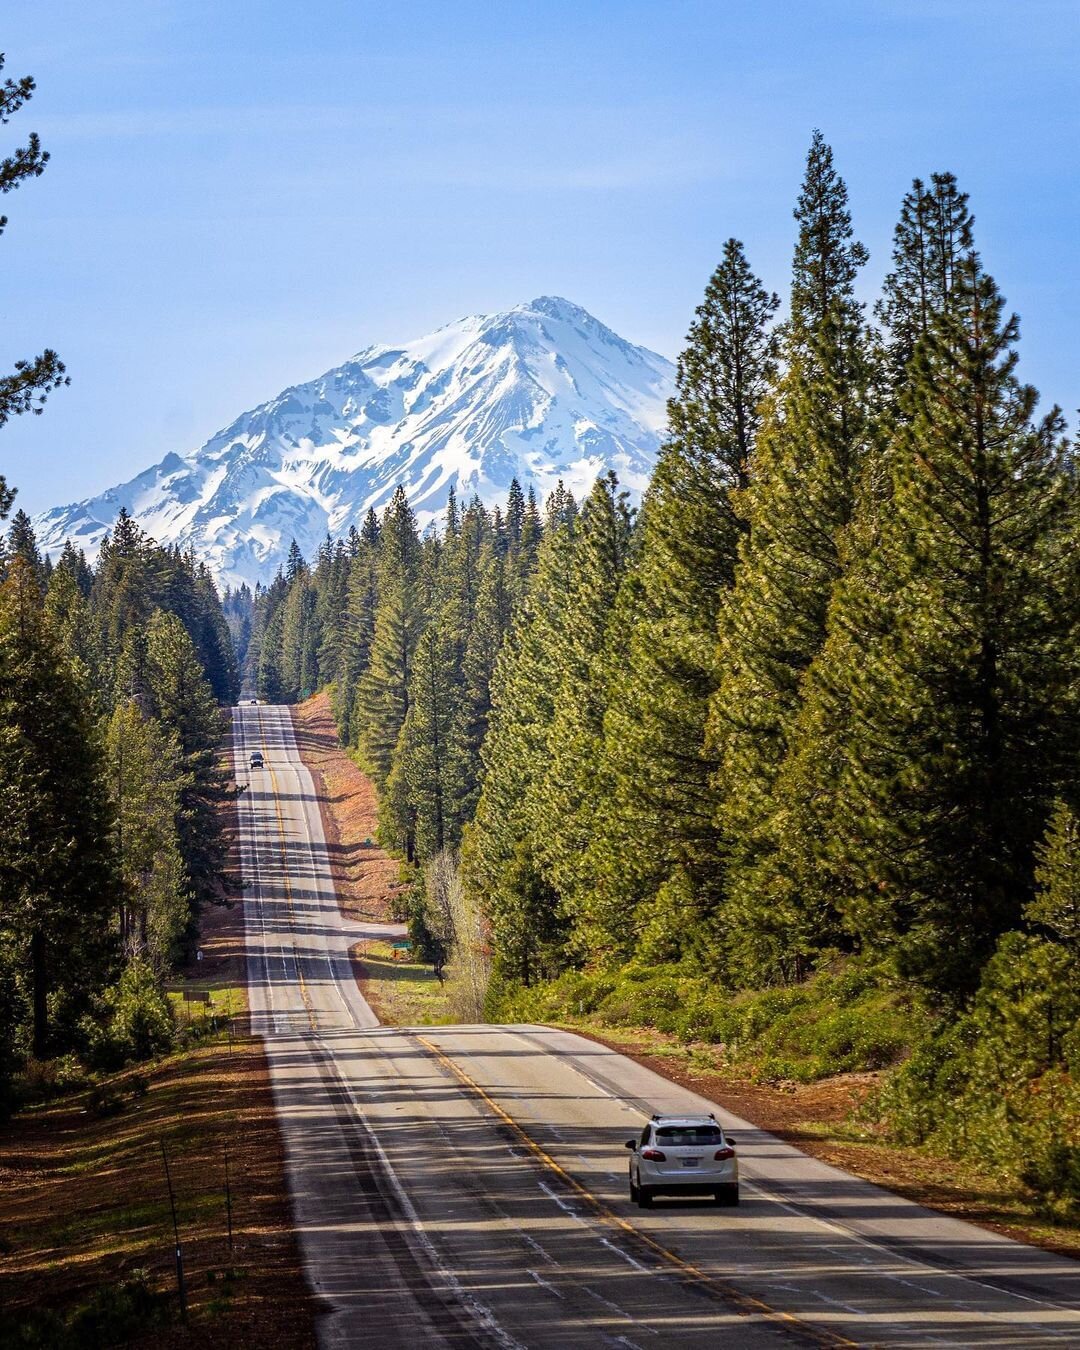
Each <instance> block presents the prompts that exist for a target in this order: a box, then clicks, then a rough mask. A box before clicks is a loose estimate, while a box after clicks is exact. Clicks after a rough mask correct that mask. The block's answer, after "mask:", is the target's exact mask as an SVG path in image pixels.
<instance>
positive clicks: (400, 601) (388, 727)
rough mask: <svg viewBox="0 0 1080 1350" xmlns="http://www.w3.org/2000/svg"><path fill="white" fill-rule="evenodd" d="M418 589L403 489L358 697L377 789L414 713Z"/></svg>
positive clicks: (382, 562) (390, 524) (388, 524)
mask: <svg viewBox="0 0 1080 1350" xmlns="http://www.w3.org/2000/svg"><path fill="white" fill-rule="evenodd" d="M419 587H420V540H419V537H418V535H417V532H416V521H415V518H414V516H413V513H412V508H411V507H410V506H409V503H408V500H407V498H406V496H405V491H404V489H403V488H400V487H399V488H398V489H397V490H396V491H395V493H394V497H393V500H392V501H391V504H390V505H389V506H388V507H387V509H386V514H385V516H384V517H383V521H382V529H381V533H380V540H379V570H378V590H379V598H378V605H377V608H376V612H375V632H374V637H373V639H372V644H371V657H370V661H369V664H368V668H367V670H366V671H365V672H364V675H363V677H362V678H361V680H360V683H359V686H358V689H357V695H356V697H357V717H358V722H359V733H360V734H359V748H360V753H361V756H362V758H363V761H364V767H365V768H366V770H367V772H368V773H369V774H370V776H371V778H372V780H373V782H374V783H375V786H376V788H377V789H382V787H383V786H384V785H385V783H386V780H387V778H388V776H389V774H390V768H391V763H392V759H393V754H394V748H395V747H396V745H397V741H398V737H399V735H400V734H401V728H402V726H403V725H404V722H405V717H406V715H407V713H408V711H409V680H410V678H411V676H412V668H413V656H414V654H415V651H416V643H417V641H418V640H419V637H420V632H421V629H422V628H423V625H424V619H425V615H424V611H423V606H422V603H421V595H420V590H419Z"/></svg>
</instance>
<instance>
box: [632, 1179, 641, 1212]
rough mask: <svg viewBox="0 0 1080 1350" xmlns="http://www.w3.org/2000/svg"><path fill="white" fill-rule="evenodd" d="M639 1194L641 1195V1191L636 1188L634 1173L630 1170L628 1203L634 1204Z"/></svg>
mask: <svg viewBox="0 0 1080 1350" xmlns="http://www.w3.org/2000/svg"><path fill="white" fill-rule="evenodd" d="M640 1195H641V1191H640V1190H639V1189H638V1187H637V1186H636V1185H635V1184H634V1174H633V1172H631V1173H630V1203H631V1204H632V1205H636V1204H637V1202H638V1198H639V1196H640Z"/></svg>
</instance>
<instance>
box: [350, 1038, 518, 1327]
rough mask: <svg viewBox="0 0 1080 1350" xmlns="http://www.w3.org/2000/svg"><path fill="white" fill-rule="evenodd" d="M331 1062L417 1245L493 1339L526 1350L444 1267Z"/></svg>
mask: <svg viewBox="0 0 1080 1350" xmlns="http://www.w3.org/2000/svg"><path fill="white" fill-rule="evenodd" d="M328 1061H329V1063H330V1066H331V1069H332V1071H333V1073H334V1075H335V1076H336V1078H337V1080H338V1082H339V1083H340V1084H341V1085H342V1086H343V1087H344V1089H345V1091H346V1093H347V1094H348V1098H349V1101H350V1103H351V1104H352V1108H353V1111H354V1112H355V1113H356V1116H357V1118H358V1119H359V1120H360V1122H361V1124H363V1126H364V1128H365V1131H366V1134H367V1137H368V1138H369V1139H370V1140H371V1142H372V1144H373V1145H374V1148H375V1153H376V1155H377V1156H378V1159H379V1164H380V1166H381V1168H382V1172H383V1175H384V1176H385V1177H386V1179H387V1181H389V1183H390V1188H391V1190H392V1191H393V1192H394V1198H395V1200H396V1201H397V1203H398V1204H399V1205H400V1207H401V1212H402V1213H403V1214H404V1215H405V1218H406V1221H407V1223H408V1226H409V1228H410V1229H411V1230H412V1232H413V1233H414V1234H415V1236H416V1240H417V1242H418V1243H419V1245H420V1246H421V1248H422V1249H423V1251H424V1254H425V1255H426V1256H427V1258H428V1260H429V1261H430V1262H431V1264H432V1266H433V1267H434V1268H435V1270H436V1271H437V1272H438V1273H439V1275H440V1276H441V1277H442V1278H443V1279H444V1280H445V1281H446V1284H447V1287H448V1288H450V1289H452V1290H453V1291H454V1293H455V1295H456V1296H457V1297H458V1298H459V1299H460V1300H461V1302H462V1303H463V1304H464V1305H465V1306H466V1307H467V1308H468V1309H469V1310H470V1312H471V1313H472V1314H473V1316H474V1317H475V1318H476V1320H477V1321H478V1322H479V1323H480V1324H481V1325H482V1326H483V1327H484V1328H485V1330H486V1331H488V1332H489V1333H490V1334H491V1335H492V1336H494V1338H495V1339H496V1340H497V1341H498V1342H499V1344H500V1345H502V1346H503V1347H504V1348H505V1350H526V1347H525V1346H523V1345H522V1344H521V1342H520V1341H517V1340H515V1339H514V1337H513V1336H511V1335H510V1334H509V1333H508V1332H506V1331H504V1330H503V1328H502V1327H501V1326H500V1324H499V1323H498V1321H497V1320H496V1318H495V1314H494V1313H493V1312H492V1311H491V1309H490V1308H489V1307H488V1306H487V1305H486V1304H484V1303H481V1302H480V1300H479V1299H478V1298H477V1297H476V1296H475V1295H474V1294H473V1293H471V1291H470V1290H468V1289H466V1288H465V1286H464V1285H463V1284H462V1283H461V1281H460V1280H459V1279H458V1277H457V1276H456V1275H455V1274H454V1272H453V1271H452V1270H449V1269H448V1268H447V1267H446V1266H445V1265H444V1264H443V1262H442V1260H441V1258H440V1256H439V1251H438V1248H437V1247H436V1246H435V1244H434V1242H432V1240H431V1238H430V1237H429V1236H428V1234H427V1232H426V1231H425V1229H424V1225H423V1223H422V1221H421V1219H420V1215H419V1214H418V1213H417V1210H416V1206H415V1205H414V1204H413V1202H412V1200H411V1199H410V1198H409V1194H408V1192H407V1191H406V1190H405V1187H404V1186H403V1185H402V1184H401V1182H400V1180H399V1179H398V1175H397V1173H396V1172H395V1171H394V1169H393V1167H391V1165H390V1159H389V1158H388V1157H387V1154H386V1150H385V1149H384V1148H383V1146H382V1141H381V1140H380V1139H379V1136H378V1134H377V1133H376V1131H375V1130H373V1129H372V1128H371V1127H370V1126H369V1125H368V1123H367V1121H366V1120H365V1118H364V1113H363V1111H362V1110H361V1109H360V1103H359V1102H358V1101H357V1100H356V1094H355V1093H354V1092H353V1086H352V1083H351V1082H350V1081H349V1080H348V1078H346V1077H345V1075H344V1074H343V1073H341V1072H340V1070H339V1069H338V1067H337V1065H336V1064H335V1063H334V1062H333V1059H332V1058H330V1057H329V1056H328Z"/></svg>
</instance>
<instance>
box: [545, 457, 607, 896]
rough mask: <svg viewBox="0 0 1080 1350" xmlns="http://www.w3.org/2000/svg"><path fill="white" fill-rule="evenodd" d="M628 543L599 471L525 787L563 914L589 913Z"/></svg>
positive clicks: (581, 527) (581, 520) (582, 523)
mask: <svg viewBox="0 0 1080 1350" xmlns="http://www.w3.org/2000/svg"><path fill="white" fill-rule="evenodd" d="M629 543H630V514H629V510H628V508H627V505H626V498H625V494H620V493H619V490H618V482H617V480H616V478H615V475H614V474H613V473H608V474H606V475H605V476H604V477H603V478H600V479H597V482H596V484H595V486H594V487H593V489H592V491H591V492H590V494H589V496H588V498H587V499H586V501H585V503H584V505H583V507H582V509H581V513H580V515H579V516H578V519H577V525H576V536H575V542H574V570H573V580H572V583H571V587H570V592H569V595H568V596H567V598H566V602H565V619H564V623H563V628H562V634H561V637H562V641H561V642H560V644H559V646H558V647H557V648H556V650H555V651H554V653H553V657H554V660H555V662H556V663H557V679H556V682H555V685H554V689H553V694H554V697H553V703H552V716H551V719H550V721H549V722H548V723H546V724H545V726H544V728H543V734H544V757H543V765H542V768H541V772H540V773H538V774H536V775H535V776H534V777H533V779H532V781H531V782H530V784H529V788H528V791H527V793H526V798H525V804H524V810H525V818H526V821H527V824H528V828H529V831H530V837H531V847H532V852H533V854H534V856H535V857H536V858H537V860H538V862H539V864H540V866H541V868H542V870H543V873H544V876H545V879H546V880H547V881H548V882H549V884H550V885H551V887H552V888H553V890H554V891H555V892H557V893H558V895H559V896H560V900H561V902H562V905H563V907H564V909H565V910H566V911H567V913H568V914H569V915H570V916H572V917H574V918H578V919H579V921H580V918H581V917H582V916H583V914H584V912H585V910H586V908H587V900H588V894H589V892H590V891H591V889H592V877H591V874H590V869H589V866H588V854H587V850H588V845H589V841H590V839H591V838H592V836H593V834H594V832H595V829H596V818H597V812H598V811H599V810H600V809H601V808H602V807H603V806H606V805H607V803H606V801H605V799H604V797H603V796H602V794H601V793H599V792H598V791H597V784H596V778H595V772H596V765H597V764H598V763H599V761H600V757H601V748H602V743H603V719H604V711H605V696H606V692H607V684H608V673H609V672H608V667H607V664H606V656H607V637H608V628H609V624H610V621H611V616H612V612H613V610H614V607H615V600H616V596H617V595H618V593H619V587H620V583H621V581H622V575H623V569H624V567H625V564H626V558H627V553H628V549H629Z"/></svg>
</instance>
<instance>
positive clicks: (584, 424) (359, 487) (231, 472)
mask: <svg viewBox="0 0 1080 1350" xmlns="http://www.w3.org/2000/svg"><path fill="white" fill-rule="evenodd" d="M674 375H675V371H674V367H673V366H672V364H671V362H670V361H667V360H665V359H664V357H662V356H658V355H656V353H655V352H650V351H647V350H646V349H645V348H644V347H635V346H633V345H632V344H631V343H629V342H626V341H624V340H623V339H622V338H620V337H618V336H617V335H616V334H615V333H613V332H612V331H611V329H610V328H606V327H605V326H604V325H603V324H602V323H600V322H598V321H597V320H596V319H594V318H593V317H592V315H591V314H588V313H587V312H586V311H585V310H583V309H582V308H581V307H580V306H578V305H574V304H571V303H570V301H568V300H561V299H556V298H553V297H550V296H544V297H542V298H541V299H538V300H533V301H531V302H530V303H528V304H524V305H518V306H516V307H515V308H514V309H511V310H508V311H507V312H506V313H504V314H488V315H474V316H472V317H470V318H465V319H460V320H459V321H458V322H457V323H452V324H449V325H447V326H446V327H445V328H440V329H438V330H437V331H436V332H434V333H431V334H430V335H429V336H427V337H422V338H418V339H417V340H416V341H414V342H407V343H405V344H404V345H402V346H398V347H384V346H379V347H368V348H366V349H365V350H364V351H362V352H359V353H358V354H357V355H356V356H354V357H353V358H352V360H350V361H346V362H345V364H344V365H342V366H338V367H337V368H336V369H335V370H330V371H327V373H326V374H325V375H321V376H319V378H318V379H315V380H311V381H309V382H308V383H307V384H299V385H294V386H293V387H292V388H290V389H286V390H284V391H283V392H282V393H281V394H279V395H278V396H277V397H276V398H273V399H270V400H269V402H267V403H263V404H261V405H260V406H259V407H257V408H254V409H253V410H252V411H251V412H246V413H244V414H242V415H241V416H240V417H238V418H237V419H236V421H235V422H233V423H232V425H231V426H228V427H226V428H225V430H224V431H220V432H218V434H217V435H216V436H214V437H212V438H211V439H210V440H209V441H207V442H206V444H205V445H204V446H202V447H201V448H200V449H198V450H195V451H193V452H192V453H190V454H187V455H184V456H180V455H176V454H169V455H166V457H165V458H164V459H163V460H162V461H161V463H160V464H156V465H154V466H153V468H150V469H147V470H145V472H143V473H141V474H139V475H138V477H137V478H133V479H132V480H131V481H130V482H129V483H124V484H122V485H121V486H120V487H115V488H110V489H109V490H108V491H107V492H103V493H101V495H100V496H97V497H92V498H89V499H87V500H86V501H82V502H77V503H76V504H75V505H72V506H64V507H57V508H54V509H53V510H51V511H46V512H44V513H43V514H42V515H40V516H38V517H37V519H36V520H35V522H34V524H35V528H36V530H37V533H38V540H39V543H40V545H41V546H42V548H44V549H46V550H48V551H49V552H50V553H53V554H56V553H57V552H58V551H59V550H60V549H61V548H62V547H63V545H64V541H65V540H67V539H71V540H73V541H74V543H75V544H76V545H78V546H79V547H81V548H84V549H86V551H87V553H88V554H91V555H92V554H93V553H94V551H95V550H96V549H97V547H98V545H99V544H100V542H101V538H102V535H103V534H104V533H105V531H106V530H107V529H108V528H109V527H110V525H111V524H112V523H113V521H114V520H115V519H116V516H117V514H118V513H119V511H120V508H121V507H126V508H127V510H128V511H129V512H130V514H131V515H132V516H134V517H135V518H136V520H137V521H138V522H139V524H140V525H142V527H143V528H144V529H145V530H146V531H147V532H148V533H149V534H151V535H152V536H153V537H154V538H155V539H157V540H158V541H159V542H160V543H167V544H181V545H183V546H184V547H187V546H189V545H194V547H195V549H196V551H197V552H198V554H199V556H200V557H201V558H205V559H206V560H207V562H208V563H209V564H210V566H211V567H212V568H213V570H214V573H215V575H216V576H217V578H218V580H219V582H220V583H222V584H224V585H236V584H238V583H239V582H241V581H247V582H255V581H264V582H265V581H267V580H269V579H270V578H271V577H272V576H273V574H274V572H275V570H276V569H277V567H278V565H279V564H280V563H281V562H283V561H284V558H285V555H286V553H287V551H288V547H289V543H290V540H292V539H294V538H295V539H296V541H297V542H298V543H299V545H300V547H301V549H302V550H303V551H304V553H305V554H306V555H308V556H310V555H311V554H312V553H313V552H314V551H315V549H316V548H317V547H318V545H319V544H320V542H321V541H322V540H323V539H324V538H325V537H326V535H327V533H330V534H332V535H335V536H336V535H339V534H342V533H344V532H346V531H347V530H348V529H349V526H350V525H354V524H355V525H357V526H359V524H360V522H361V520H362V519H363V517H364V515H365V514H366V512H367V510H368V508H369V507H370V506H374V507H375V508H376V510H381V509H382V507H384V506H385V505H386V504H387V502H389V500H390V498H391V496H392V495H393V492H394V489H395V488H396V487H397V485H398V484H399V483H401V484H402V485H403V486H404V487H405V490H406V492H407V493H408V495H409V500H410V502H411V503H412V506H413V508H414V510H415V511H416V513H417V517H418V518H419V520H420V522H421V524H426V523H427V522H429V521H430V520H432V519H433V518H435V517H436V516H437V515H438V514H439V513H440V512H441V510H442V508H443V507H444V506H445V505H446V500H447V495H448V493H449V490H450V488H451V487H454V488H456V490H457V494H458V498H459V500H468V499H469V498H471V497H472V495H473V493H477V494H478V495H479V496H480V498H481V499H482V500H483V501H485V502H487V503H489V504H491V505H494V504H496V503H498V502H502V501H503V500H504V499H505V497H506V491H507V488H508V487H509V485H510V481H511V479H512V478H514V477H517V478H518V480H519V481H520V483H521V484H522V486H523V487H524V488H525V489H526V490H527V489H528V488H529V486H530V485H531V486H532V487H534V488H535V489H536V491H537V494H538V496H539V497H540V499H541V501H542V500H543V498H544V497H545V496H546V494H547V493H548V492H549V491H550V490H551V489H552V488H553V487H554V486H555V484H556V482H557V481H558V480H559V479H560V478H561V479H562V480H563V481H564V482H565V483H566V485H567V486H568V487H569V488H570V489H571V490H572V491H573V492H574V493H575V495H579V494H580V495H584V494H585V493H587V492H588V491H589V489H590V487H591V486H592V483H593V481H594V480H595V478H596V477H597V475H598V474H600V473H604V472H606V471H607V470H608V469H614V470H615V472H616V473H617V474H618V476H619V480H620V482H621V483H622V484H623V486H625V487H627V488H629V489H630V491H631V493H632V494H634V495H635V496H637V495H638V494H640V492H641V491H642V490H643V489H644V488H645V486H646V484H647V483H648V479H649V475H650V473H651V472H652V467H653V463H654V461H655V458H656V452H657V450H658V448H659V445H660V438H661V435H662V432H663V427H664V422H665V416H666V409H665V403H666V400H667V398H668V397H669V395H670V394H671V391H672V387H673V383H674Z"/></svg>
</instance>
